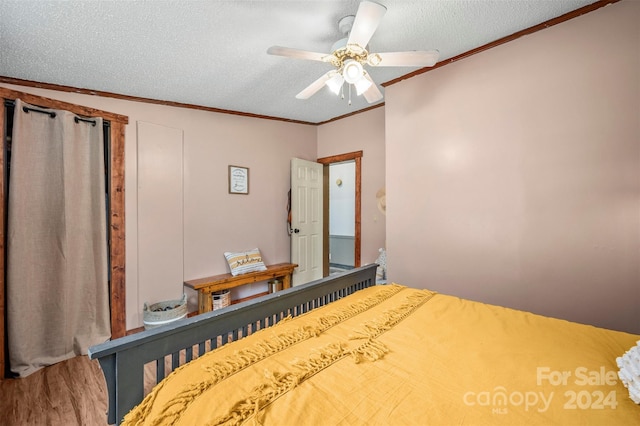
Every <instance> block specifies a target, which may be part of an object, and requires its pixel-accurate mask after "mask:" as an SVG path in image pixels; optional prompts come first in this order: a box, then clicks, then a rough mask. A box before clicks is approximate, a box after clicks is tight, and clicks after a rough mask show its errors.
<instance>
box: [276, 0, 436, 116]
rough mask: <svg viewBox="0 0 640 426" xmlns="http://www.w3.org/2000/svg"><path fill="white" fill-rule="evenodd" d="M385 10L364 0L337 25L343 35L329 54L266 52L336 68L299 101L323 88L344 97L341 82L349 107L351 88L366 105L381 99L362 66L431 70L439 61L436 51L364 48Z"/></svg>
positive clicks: (288, 50) (281, 49)
mask: <svg viewBox="0 0 640 426" xmlns="http://www.w3.org/2000/svg"><path fill="white" fill-rule="evenodd" d="M386 11H387V8H386V7H385V6H383V5H381V4H378V3H374V2H371V1H367V0H364V1H362V2H361V3H360V6H359V7H358V12H357V13H356V15H355V16H353V15H350V16H345V17H344V18H342V19H341V20H340V22H339V23H338V27H339V29H340V31H341V32H342V33H343V34H345V35H346V37H345V38H343V39H341V40H338V41H337V42H336V43H334V45H333V46H332V47H331V53H318V52H310V51H307V50H299V49H292V48H289V47H281V46H271V47H270V48H269V49H268V50H267V53H268V54H270V55H278V56H286V57H289V58H297V59H308V60H312V61H321V62H326V63H330V64H331V65H333V66H334V67H335V69H332V70H331V71H329V72H327V73H325V74H323V75H322V76H321V77H320V78H318V79H317V80H316V81H314V82H313V83H311V84H310V85H309V86H307V87H306V88H305V89H303V90H302V91H301V92H300V93H298V94H297V95H296V98H298V99H308V98H310V97H311V96H313V95H314V94H315V93H316V92H318V91H319V90H320V89H321V88H322V87H323V86H325V85H326V86H327V87H329V89H330V90H331V91H332V92H333V93H335V94H336V95H338V94H340V93H341V92H342V97H343V98H344V83H345V82H346V83H347V85H348V90H349V104H351V87H352V86H353V87H355V90H356V94H357V95H358V96H359V95H364V97H365V99H366V100H367V102H369V103H373V102H377V101H379V100H380V99H382V93H381V92H380V89H378V86H376V83H375V82H374V81H373V79H372V78H371V76H370V75H369V73H368V72H367V71H366V70H365V69H364V65H369V66H372V67H432V66H433V65H435V63H436V62H437V60H438V53H439V52H438V51H437V50H429V51H408V52H386V53H369V52H368V51H367V47H368V44H369V40H371V37H372V36H373V33H374V32H375V30H376V28H378V24H379V23H380V21H381V20H382V17H383V16H384V14H385V12H386Z"/></svg>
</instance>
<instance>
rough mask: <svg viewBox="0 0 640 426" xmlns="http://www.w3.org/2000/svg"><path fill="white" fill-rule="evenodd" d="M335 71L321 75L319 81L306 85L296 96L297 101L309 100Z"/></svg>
mask: <svg viewBox="0 0 640 426" xmlns="http://www.w3.org/2000/svg"><path fill="white" fill-rule="evenodd" d="M334 73H335V70H331V71H329V72H328V73H326V74H323V75H322V76H321V77H320V78H319V79H317V80H316V81H314V82H313V83H311V84H310V85H308V86H307V87H306V88H305V89H303V90H302V91H301V92H300V93H298V94H297V95H296V98H297V99H309V98H310V97H311V96H313V95H315V94H316V92H317V91H318V90H320V89H322V87H323V86H324V84H325V83H326V82H327V80H329V79H330V78H331V77H333V74H334Z"/></svg>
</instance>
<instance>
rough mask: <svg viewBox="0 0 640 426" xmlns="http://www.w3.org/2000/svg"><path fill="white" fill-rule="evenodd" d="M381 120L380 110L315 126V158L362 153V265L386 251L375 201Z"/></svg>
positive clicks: (380, 178)
mask: <svg viewBox="0 0 640 426" xmlns="http://www.w3.org/2000/svg"><path fill="white" fill-rule="evenodd" d="M336 102H340V101H339V100H338V99H336ZM384 120H385V112H384V107H381V108H376V109H373V110H371V111H367V112H364V113H361V114H356V115H354V116H351V117H349V118H346V119H342V120H338V121H334V122H331V123H327V124H323V125H321V126H318V158H322V157H329V156H332V155H339V154H344V153H347V152H354V151H362V206H361V208H362V214H361V226H362V241H361V264H362V265H365V264H367V263H373V262H374V261H375V260H376V258H377V257H378V249H379V248H380V247H385V232H386V226H385V223H386V218H385V216H384V215H383V214H382V213H380V211H379V210H378V201H377V199H376V193H377V192H378V190H379V189H380V188H383V187H384V182H385V159H384V156H385V153H384V149H385V148H384V142H385V140H384Z"/></svg>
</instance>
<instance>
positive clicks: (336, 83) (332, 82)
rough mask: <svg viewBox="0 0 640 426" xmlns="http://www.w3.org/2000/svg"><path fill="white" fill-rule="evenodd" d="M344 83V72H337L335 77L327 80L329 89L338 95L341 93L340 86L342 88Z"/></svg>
mask: <svg viewBox="0 0 640 426" xmlns="http://www.w3.org/2000/svg"><path fill="white" fill-rule="evenodd" d="M343 83H344V78H343V77H342V74H340V73H338V72H337V73H335V75H334V76H333V77H331V78H330V79H329V80H327V82H326V83H325V84H326V85H327V87H328V88H329V90H331V91H332V92H333V93H335V94H336V95H337V94H339V93H340V88H342V84H343Z"/></svg>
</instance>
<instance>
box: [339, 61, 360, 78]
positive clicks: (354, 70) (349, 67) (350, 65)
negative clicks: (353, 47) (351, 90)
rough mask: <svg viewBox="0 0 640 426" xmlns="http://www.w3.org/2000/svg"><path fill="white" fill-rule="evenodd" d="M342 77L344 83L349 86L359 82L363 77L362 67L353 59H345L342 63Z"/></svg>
mask: <svg viewBox="0 0 640 426" xmlns="http://www.w3.org/2000/svg"><path fill="white" fill-rule="evenodd" d="M342 76H343V77H344V81H346V82H347V83H349V84H354V83H355V82H356V81H358V80H360V79H361V78H362V76H363V69H362V65H361V64H360V62H358V61H354V60H353V59H347V60H346V61H345V62H344V68H343V70H342Z"/></svg>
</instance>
